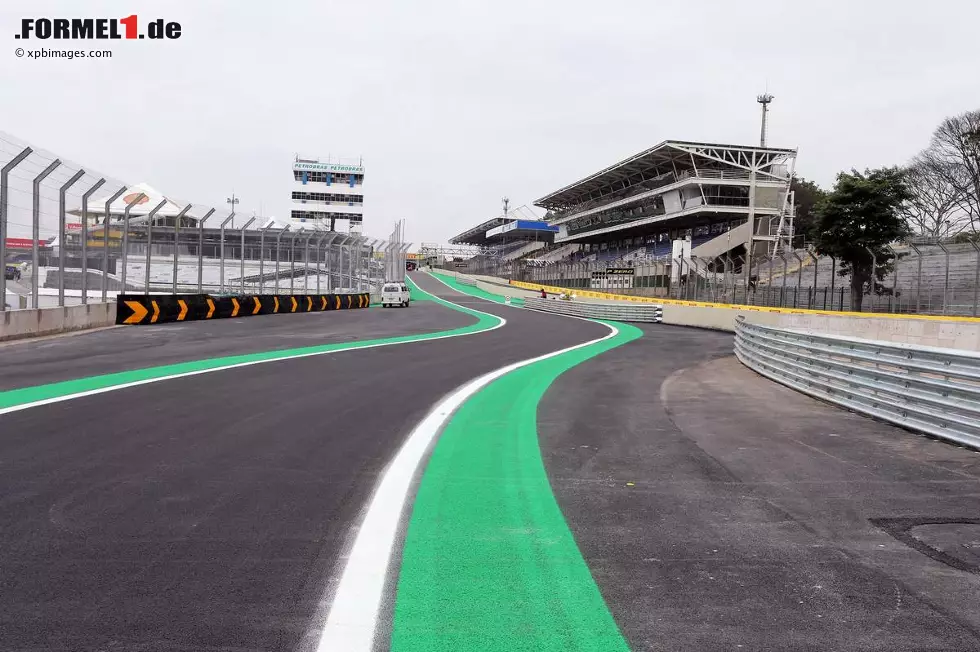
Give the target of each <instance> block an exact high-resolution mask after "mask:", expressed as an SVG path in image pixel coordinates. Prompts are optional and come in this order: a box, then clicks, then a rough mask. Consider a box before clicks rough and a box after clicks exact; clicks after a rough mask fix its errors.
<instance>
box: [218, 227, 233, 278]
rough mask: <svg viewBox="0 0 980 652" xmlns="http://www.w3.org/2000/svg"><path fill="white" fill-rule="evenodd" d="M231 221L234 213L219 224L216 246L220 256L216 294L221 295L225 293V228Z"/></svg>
mask: <svg viewBox="0 0 980 652" xmlns="http://www.w3.org/2000/svg"><path fill="white" fill-rule="evenodd" d="M233 219H235V211H232V212H231V215H229V216H228V217H226V218H225V221H224V222H222V223H221V242H219V243H218V246H219V249H220V254H219V257H220V263H219V264H220V265H221V268H220V269H219V271H218V274H219V279H218V292H220V293H222V294H224V291H225V226H227V225H228V222H231V221H232V220H233Z"/></svg>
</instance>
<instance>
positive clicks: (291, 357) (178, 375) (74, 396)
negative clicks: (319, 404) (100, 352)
mask: <svg viewBox="0 0 980 652" xmlns="http://www.w3.org/2000/svg"><path fill="white" fill-rule="evenodd" d="M416 287H418V285H417V284H416ZM418 290H419V291H420V292H422V293H424V294H427V295H429V296H430V297H432V298H433V299H434V300H435V301H436V302H437V303H447V304H451V305H453V306H455V307H456V308H462V309H463V310H464V311H472V312H475V313H479V314H481V315H485V316H487V317H493V318H494V319H496V320H498V323H497V324H496V325H494V326H491V327H490V328H486V329H482V330H478V331H472V332H469V333H454V334H452V335H436V336H434V337H432V336H430V337H426V336H425V335H424V334H423V335H419V336H418V337H417V338H416V339H410V340H402V341H400V342H378V343H377V344H367V345H364V346H347V347H343V348H339V349H330V350H329V351H314V352H313V353H297V354H294V355H284V356H282V357H276V358H272V359H269V360H251V361H248V362H236V363H234V364H229V365H223V366H220V367H212V368H210V369H198V370H196V371H185V372H181V373H176V374H170V375H167V376H160V377H159V378H146V379H144V380H135V381H133V382H129V383H121V384H119V385H110V386H108V387H100V388H98V389H90V390H86V391H84V392H76V393H74V394H66V395H64V396H53V397H51V398H45V399H41V400H39V401H32V402H30V403H21V404H19V405H11V406H10V407H5V408H0V416H2V415H4V414H9V413H11V412H18V411H20V410H27V409H30V408H34V407H40V406H42V405H50V404H52V403H60V402H62V401H70V400H73V399H77V398H84V397H86V396H94V395H96V394H105V393H106V392H114V391H117V390H120V389H126V388H128V387H138V386H140V385H149V384H150V383H159V382H162V381H165V380H173V379H175V378H186V377H188V376H198V375H200V374H208V373H212V372H215V371H227V370H228V369H238V368H240V367H250V366H252V365H257V364H265V363H268V362H281V361H283V360H296V359H299V358H309V357H313V356H318V355H329V354H332V353H343V352H344V351H363V350H365V349H376V348H379V347H382V346H396V345H399V344H412V343H413V342H433V341H435V340H444V339H448V338H451V337H465V336H467V335H477V334H479V333H489V332H490V331H493V330H497V329H498V328H501V327H502V326H504V325H505V324H506V323H507V320H506V319H504V318H503V317H500V316H499V315H493V314H490V313H489V312H483V311H482V310H477V309H476V308H470V307H468V306H457V305H456V304H454V303H452V302H451V301H446V300H445V299H442V298H440V297H437V296H435V295H434V294H431V293H429V292H426V291H425V290H423V289H422V288H421V287H418ZM238 355H249V354H235V355H233V356H228V357H238ZM189 362H193V361H189ZM174 364H186V363H179V362H178V363H174ZM119 373H125V372H119Z"/></svg>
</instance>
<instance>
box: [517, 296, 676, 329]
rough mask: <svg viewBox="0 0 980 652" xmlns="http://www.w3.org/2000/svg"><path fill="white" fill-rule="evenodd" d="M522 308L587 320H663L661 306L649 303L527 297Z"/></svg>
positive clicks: (652, 322) (651, 322)
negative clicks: (615, 302) (594, 301)
mask: <svg viewBox="0 0 980 652" xmlns="http://www.w3.org/2000/svg"><path fill="white" fill-rule="evenodd" d="M524 307H525V308H530V309H531V310H540V311H542V312H553V313H557V314H559V315H572V316H574V317H585V318H588V319H611V320H614V321H628V322H643V323H650V324H659V323H661V322H663V319H664V308H663V306H661V305H655V304H649V303H623V304H614V303H592V302H587V301H577V300H574V299H572V300H570V301H565V300H563V299H541V298H536V297H528V298H526V299H524Z"/></svg>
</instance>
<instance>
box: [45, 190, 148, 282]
mask: <svg viewBox="0 0 980 652" xmlns="http://www.w3.org/2000/svg"><path fill="white" fill-rule="evenodd" d="M144 197H146V193H142V192H141V193H139V194H138V195H136V197H135V198H134V199H133V200H132V201H130V202H129V203H128V204H126V208H125V209H124V210H123V235H122V244H121V245H120V246H121V247H122V252H121V256H120V258H121V260H120V262H121V265H122V269H121V270H120V272H119V280H120V282H121V283H122V291H123V292H126V266H127V264H128V263H129V211H131V210H133V206H135V205H136V204H138V203H140V202H141V201H143V198H144ZM62 267H63V266H62Z"/></svg>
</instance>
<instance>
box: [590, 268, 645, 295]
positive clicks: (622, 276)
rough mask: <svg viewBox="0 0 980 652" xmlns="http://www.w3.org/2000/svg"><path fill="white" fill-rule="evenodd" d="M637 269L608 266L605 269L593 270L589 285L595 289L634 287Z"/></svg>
mask: <svg viewBox="0 0 980 652" xmlns="http://www.w3.org/2000/svg"><path fill="white" fill-rule="evenodd" d="M635 275H636V270H634V269H633V268H632V267H607V268H606V269H605V270H604V271H599V272H592V280H591V284H590V285H589V287H591V288H592V289H593V290H623V289H629V288H632V287H633V277H634V276H635Z"/></svg>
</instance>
